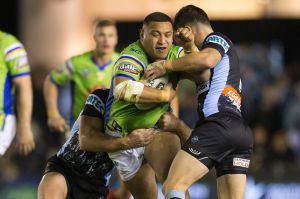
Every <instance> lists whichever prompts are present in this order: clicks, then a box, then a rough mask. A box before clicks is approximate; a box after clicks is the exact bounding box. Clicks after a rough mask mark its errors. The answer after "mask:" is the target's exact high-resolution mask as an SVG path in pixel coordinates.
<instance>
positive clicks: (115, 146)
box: [79, 129, 131, 152]
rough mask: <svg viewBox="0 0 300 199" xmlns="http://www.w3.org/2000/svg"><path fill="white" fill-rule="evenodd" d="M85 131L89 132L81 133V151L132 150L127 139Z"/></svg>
mask: <svg viewBox="0 0 300 199" xmlns="http://www.w3.org/2000/svg"><path fill="white" fill-rule="evenodd" d="M82 130H83V129H81V131H82ZM84 131H89V132H79V134H80V148H81V150H84V151H91V152H114V151H118V150H124V149H128V148H131V146H130V143H129V142H128V139H127V138H126V137H125V138H122V137H113V136H110V135H107V134H104V133H103V132H99V131H97V130H93V129H85V130H84Z"/></svg>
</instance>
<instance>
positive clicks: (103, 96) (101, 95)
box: [88, 89, 109, 104]
mask: <svg viewBox="0 0 300 199" xmlns="http://www.w3.org/2000/svg"><path fill="white" fill-rule="evenodd" d="M108 96H109V89H96V90H94V91H93V92H92V93H91V94H90V95H89V96H88V98H96V99H95V100H96V101H99V100H100V101H102V103H103V104H105V103H106V101H107V99H108Z"/></svg>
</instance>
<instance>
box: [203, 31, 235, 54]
mask: <svg viewBox="0 0 300 199" xmlns="http://www.w3.org/2000/svg"><path fill="white" fill-rule="evenodd" d="M206 43H215V44H219V45H220V46H222V48H223V49H224V51H225V53H227V51H228V49H229V47H230V46H229V44H228V43H227V41H226V40H225V39H223V38H222V37H220V36H218V35H211V36H209V37H208V38H207V39H206Z"/></svg>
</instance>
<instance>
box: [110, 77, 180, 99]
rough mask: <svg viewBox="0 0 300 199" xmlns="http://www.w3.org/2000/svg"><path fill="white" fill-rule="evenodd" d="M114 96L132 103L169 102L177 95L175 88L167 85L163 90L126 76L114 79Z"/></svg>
mask: <svg viewBox="0 0 300 199" xmlns="http://www.w3.org/2000/svg"><path fill="white" fill-rule="evenodd" d="M114 84H115V85H116V86H115V87H114V96H115V97H116V98H117V99H119V100H124V101H127V102H130V103H161V102H169V101H171V100H172V99H173V97H174V96H175V90H174V89H173V88H170V87H166V88H165V89H163V90H159V89H155V88H151V87H147V86H144V84H143V83H141V82H138V81H133V80H130V79H128V78H126V77H117V78H115V80H114Z"/></svg>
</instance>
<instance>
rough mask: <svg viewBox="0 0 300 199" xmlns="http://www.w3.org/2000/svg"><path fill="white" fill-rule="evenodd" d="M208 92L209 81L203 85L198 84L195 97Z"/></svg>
mask: <svg viewBox="0 0 300 199" xmlns="http://www.w3.org/2000/svg"><path fill="white" fill-rule="evenodd" d="M208 90H209V81H206V82H205V83H203V84H198V85H197V95H198V96H199V95H201V94H202V93H204V92H205V91H208Z"/></svg>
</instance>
